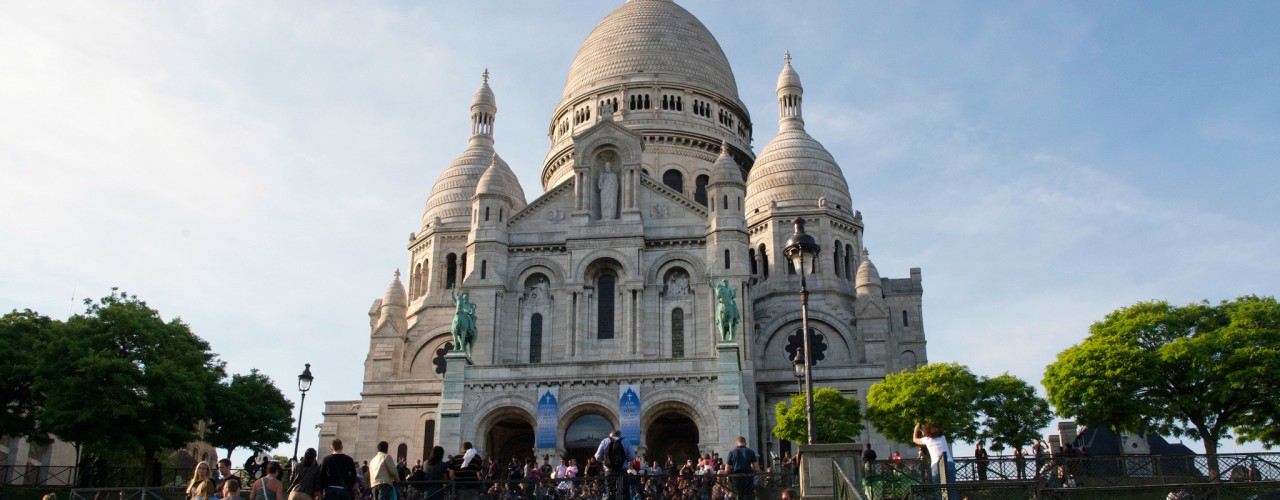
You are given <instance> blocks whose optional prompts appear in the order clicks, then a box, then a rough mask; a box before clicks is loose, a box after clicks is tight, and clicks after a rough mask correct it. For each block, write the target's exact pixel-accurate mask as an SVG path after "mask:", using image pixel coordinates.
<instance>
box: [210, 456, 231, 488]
mask: <svg viewBox="0 0 1280 500" xmlns="http://www.w3.org/2000/svg"><path fill="white" fill-rule="evenodd" d="M230 478H231V460H229V459H226V458H224V459H221V460H218V470H217V471H215V473H214V475H213V484H214V488H213V489H214V491H215V492H216V493H215V494H217V495H221V494H222V485H223V483H226V482H227V479H230Z"/></svg>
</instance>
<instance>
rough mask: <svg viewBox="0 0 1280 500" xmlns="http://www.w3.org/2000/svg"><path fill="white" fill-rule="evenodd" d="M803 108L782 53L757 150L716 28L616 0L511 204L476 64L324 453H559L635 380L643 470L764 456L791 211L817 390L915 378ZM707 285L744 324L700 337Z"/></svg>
mask: <svg viewBox="0 0 1280 500" xmlns="http://www.w3.org/2000/svg"><path fill="white" fill-rule="evenodd" d="M640 69H644V70H645V71H643V72H642V71H640ZM802 95H803V88H802V87H801V85H800V79H799V76H798V74H797V73H796V71H795V70H794V69H793V68H792V66H791V62H790V57H789V56H788V58H787V61H786V63H785V64H784V66H783V71H782V74H781V76H780V77H779V80H778V102H779V119H780V127H779V129H780V132H779V134H778V136H777V137H776V138H774V139H773V140H772V141H770V142H769V144H768V145H766V146H765V147H764V148H763V149H762V152H761V155H760V157H759V158H757V157H756V156H755V154H754V152H753V151H752V150H751V147H750V144H751V119H750V117H749V115H748V113H747V110H746V107H745V106H743V105H742V103H741V101H740V100H739V98H738V95H737V84H736V82H735V80H734V77H733V74H732V71H731V70H730V68H729V63H728V61H727V59H726V58H725V57H724V53H723V51H722V50H721V49H720V47H719V45H718V44H717V42H716V41H715V39H714V38H713V37H712V36H711V34H710V33H709V32H708V31H707V30H706V28H705V27H703V25H702V24H701V23H700V22H698V21H697V19H696V18H694V17H693V16H692V15H690V14H689V13H688V12H687V11H685V10H684V9H683V8H681V7H680V6H678V5H676V4H675V3H673V2H671V1H669V0H632V1H629V2H627V3H625V4H624V5H622V6H621V7H619V8H618V9H617V10H615V11H614V12H613V13H611V14H610V15H609V16H608V17H606V18H605V19H604V20H603V21H601V23H600V24H599V25H598V26H597V28H596V29H595V30H594V31H592V33H591V34H590V35H589V36H588V37H587V40H586V42H584V44H583V46H582V48H581V49H580V51H579V53H578V56H577V58H575V60H574V63H573V65H572V66H571V68H570V74H569V77H568V78H567V79H566V85H565V93H564V95H563V97H562V100H561V102H560V105H559V106H557V108H556V110H555V112H554V114H553V116H552V119H551V124H550V127H549V133H550V137H551V149H550V152H549V153H548V155H547V157H546V160H545V163H544V166H543V170H542V176H541V178H542V182H543V186H542V187H543V189H544V191H545V194H543V195H542V196H540V197H539V198H537V199H535V200H533V201H531V202H528V203H527V204H526V200H525V198H524V192H523V189H522V188H521V186H520V185H519V181H518V180H517V178H516V177H515V175H514V174H512V173H511V171H510V168H509V167H508V166H507V164H506V163H505V162H504V161H503V160H502V159H501V158H500V157H499V156H498V155H497V154H496V152H495V136H494V130H495V129H494V125H495V120H494V119H495V117H496V115H497V111H498V109H497V101H496V98H495V96H494V93H493V91H492V90H491V89H490V88H489V85H488V75H487V73H486V75H485V81H484V83H483V84H482V85H481V88H480V90H479V91H477V92H476V94H475V96H474V97H473V104H472V138H471V140H470V143H469V144H468V146H467V148H466V149H465V151H464V152H463V154H462V155H461V156H460V157H459V158H458V159H457V160H455V161H454V162H453V163H451V164H450V165H449V167H448V168H446V169H445V171H444V172H443V173H442V174H441V176H440V179H439V181H437V183H436V185H435V186H434V187H433V189H432V192H431V194H430V195H429V196H428V198H427V203H426V209H425V211H424V213H423V223H422V226H421V227H420V228H418V230H417V231H415V232H414V233H413V234H412V235H411V237H410V242H409V246H408V250H409V265H408V269H409V271H408V273H406V274H407V277H408V279H407V280H406V281H407V283H408V288H407V289H406V288H405V286H404V285H402V283H401V280H400V277H399V273H397V274H396V278H395V279H394V280H393V281H392V283H391V285H390V286H389V287H388V289H387V291H386V293H385V294H384V296H383V297H382V298H381V299H379V300H377V301H375V302H374V305H373V307H372V308H371V309H370V310H369V317H370V329H371V336H370V345H369V353H368V357H367V358H366V359H365V379H364V380H365V381H364V390H363V392H362V394H361V398H360V399H359V400H351V401H330V402H327V403H326V405H325V410H324V423H323V424H322V425H321V430H320V440H321V442H322V444H323V443H326V442H327V441H328V440H330V439H332V438H334V437H338V438H341V439H342V440H343V441H344V442H345V443H347V447H346V449H347V450H349V452H351V453H354V454H355V455H356V456H363V455H367V454H370V453H372V450H373V447H374V445H375V443H377V442H378V441H383V440H385V441H388V442H389V443H391V445H392V449H393V453H402V454H404V455H406V456H407V458H408V459H409V460H410V462H412V461H414V460H416V459H421V458H423V456H424V455H425V454H426V453H429V451H430V446H431V445H441V446H443V447H444V448H445V449H446V451H447V452H449V453H455V452H456V450H457V449H458V448H459V445H460V444H461V442H462V441H464V440H465V441H471V442H473V443H475V445H476V447H477V448H479V449H480V450H481V452H482V453H483V454H484V455H493V456H499V457H503V460H505V457H506V456H510V455H513V454H514V455H520V456H531V455H534V454H537V455H538V456H541V455H544V454H551V455H559V454H562V453H572V452H573V450H571V449H569V448H571V447H569V446H567V442H568V441H569V439H567V438H568V436H566V433H567V432H568V430H569V427H570V425H571V424H573V423H574V422H575V421H576V420H577V419H578V418H579V417H581V416H583V415H598V416H599V417H603V418H604V419H605V420H607V421H608V422H609V424H610V425H613V426H616V425H618V424H619V409H618V405H619V402H618V393H619V389H618V387H619V385H620V384H637V385H638V386H639V387H640V395H641V404H642V406H641V415H640V423H641V436H640V443H641V444H640V450H641V451H642V452H647V453H648V455H649V457H648V458H664V457H660V456H656V455H661V454H663V453H672V454H689V453H692V452H695V451H696V452H700V453H701V452H713V451H715V452H720V453H725V452H727V450H729V449H730V448H731V447H732V446H733V441H734V439H735V438H736V437H737V436H739V435H742V436H747V437H748V439H749V441H750V442H751V443H752V445H753V447H754V448H756V449H757V451H760V452H775V453H777V452H778V451H779V450H780V448H779V447H780V445H781V443H780V442H779V441H778V439H777V438H775V437H773V436H772V435H771V432H770V430H771V429H772V427H773V425H774V410H773V408H774V405H776V404H777V403H778V402H779V401H782V400H785V399H786V398H788V397H789V396H790V395H791V394H793V393H795V391H796V379H795V378H794V376H793V375H792V367H791V364H790V360H789V356H788V349H787V346H788V343H789V337H790V336H791V335H792V334H793V333H794V332H797V331H799V328H800V326H799V325H800V321H801V318H800V307H799V295H798V291H799V281H800V280H799V276H798V275H797V274H796V273H795V271H794V270H792V269H791V268H790V264H789V263H788V262H787V261H786V260H785V259H784V258H783V247H784V245H785V242H786V240H787V239H788V238H789V237H790V236H791V234H792V233H793V224H792V221H793V220H794V219H796V218H803V219H804V220H805V221H806V223H807V225H806V228H805V229H806V231H807V232H808V233H809V234H810V235H812V236H813V237H814V238H815V239H817V241H818V243H819V244H820V245H821V247H822V253H821V255H820V256H819V259H818V261H817V263H816V264H815V265H814V266H813V267H812V268H811V269H810V270H808V274H806V278H807V283H808V288H809V291H810V299H809V303H810V307H809V311H810V322H811V326H812V327H813V328H815V329H817V330H818V331H819V332H821V333H822V334H823V336H824V338H825V345H826V350H825V351H824V356H825V357H824V358H823V359H821V361H819V362H817V364H816V366H815V367H814V385H815V386H817V387H834V388H837V389H840V390H841V391H843V392H845V393H846V394H849V395H856V396H858V397H859V398H865V395H866V391H867V389H868V388H869V387H870V385H871V384H873V383H875V382H877V381H879V380H882V379H883V378H884V375H885V374H886V373H894V372H897V371H900V370H902V369H912V368H915V367H916V366H917V365H919V364H924V363H925V362H926V355H925V336H924V328H923V321H922V316H921V314H922V310H921V294H922V287H921V278H920V271H919V269H912V270H911V271H910V276H909V277H908V278H903V279H881V278H880V276H879V273H878V272H877V270H876V268H875V266H874V265H872V264H871V262H870V260H869V259H868V258H867V253H866V250H865V247H864V233H863V230H864V226H863V221H862V216H861V213H859V212H857V211H855V210H854V209H853V203H852V198H851V196H850V193H849V190H848V187H847V186H848V184H847V182H846V181H845V179H844V174H843V172H842V171H841V169H840V167H839V166H838V164H837V163H836V161H835V159H834V158H832V157H831V155H830V154H829V153H828V152H827V151H826V150H825V149H824V148H823V147H822V145H821V144H819V143H818V142H817V141H815V140H814V139H813V138H811V137H810V136H809V135H808V134H807V133H806V131H805V129H804V122H803V114H802ZM604 179H612V180H613V181H614V182H612V183H610V182H608V181H606V180H604ZM610 208H612V209H610ZM721 280H728V282H729V283H730V284H731V286H732V287H733V288H734V290H735V291H736V292H737V304H738V307H739V314H740V317H741V318H742V321H741V324H740V325H739V326H738V328H737V329H736V336H735V338H734V339H733V340H732V341H729V342H721V341H720V337H719V335H718V334H717V333H716V332H715V318H714V313H715V298H714V296H713V289H712V288H711V286H710V284H709V283H710V282H711V281H715V282H717V283H718V282H720V281H721ZM455 291H456V292H458V293H461V292H463V291H465V292H467V293H469V294H470V295H469V296H470V300H471V301H472V302H474V303H475V304H477V306H478V307H477V313H476V317H477V333H478V336H477V340H476V341H475V345H474V351H473V354H472V356H471V358H470V359H469V360H468V359H467V358H466V357H465V356H463V355H460V354H447V350H446V349H445V344H446V342H449V341H450V340H451V335H450V330H451V321H452V320H453V317H454V307H453V302H452V300H451V294H452V293H453V292H455ZM539 332H540V334H539ZM544 386H553V387H556V388H557V389H558V394H559V416H558V420H557V422H556V428H557V429H558V431H557V432H558V436H557V439H556V442H557V446H556V448H554V449H553V448H542V449H537V450H535V449H533V447H532V443H533V429H534V428H536V427H537V424H536V419H537V417H536V415H537V413H538V412H537V404H538V392H537V391H538V388H539V387H544ZM866 437H867V438H868V439H871V440H872V442H873V443H875V444H877V448H878V449H880V450H886V449H888V446H887V443H886V442H885V441H884V440H883V439H881V438H879V437H876V436H874V435H873V434H872V433H871V432H868V433H867V436H866ZM397 448H399V450H397ZM677 458H679V457H677Z"/></svg>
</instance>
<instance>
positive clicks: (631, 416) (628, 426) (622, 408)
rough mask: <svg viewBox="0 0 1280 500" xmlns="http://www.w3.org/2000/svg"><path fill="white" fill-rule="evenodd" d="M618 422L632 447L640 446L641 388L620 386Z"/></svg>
mask: <svg viewBox="0 0 1280 500" xmlns="http://www.w3.org/2000/svg"><path fill="white" fill-rule="evenodd" d="M618 420H619V421H620V422H621V423H620V425H619V427H620V428H621V430H622V437H624V438H627V440H628V441H630V442H631V446H640V386H639V385H636V384H622V385H620V386H618Z"/></svg>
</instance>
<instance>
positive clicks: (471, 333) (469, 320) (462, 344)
mask: <svg viewBox="0 0 1280 500" xmlns="http://www.w3.org/2000/svg"><path fill="white" fill-rule="evenodd" d="M449 297H450V298H451V299H453V310H454V313H453V352H458V351H462V352H465V353H467V357H468V358H470V357H471V348H472V347H475V344H476V305H475V304H472V303H471V294H469V293H467V292H462V295H457V294H455V293H454V291H453V289H452V288H451V289H449Z"/></svg>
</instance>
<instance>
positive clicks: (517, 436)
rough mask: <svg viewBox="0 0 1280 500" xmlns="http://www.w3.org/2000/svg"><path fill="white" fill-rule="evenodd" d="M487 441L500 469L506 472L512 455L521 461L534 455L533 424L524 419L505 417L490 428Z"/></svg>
mask: <svg viewBox="0 0 1280 500" xmlns="http://www.w3.org/2000/svg"><path fill="white" fill-rule="evenodd" d="M485 442H486V443H488V444H489V453H490V454H491V456H492V457H493V458H494V460H497V463H498V466H499V467H498V468H499V470H502V471H504V472H505V471H506V466H507V463H509V462H510V461H511V457H515V458H516V460H518V461H520V463H524V459H525V458H531V457H533V425H532V424H530V423H529V422H527V421H525V420H522V419H517V418H510V417H508V418H504V419H502V420H499V421H498V422H497V423H495V424H493V427H490V428H489V434H488V436H487V439H486V440H485Z"/></svg>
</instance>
